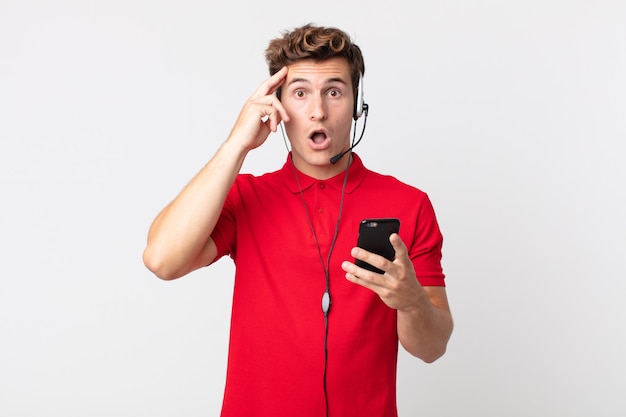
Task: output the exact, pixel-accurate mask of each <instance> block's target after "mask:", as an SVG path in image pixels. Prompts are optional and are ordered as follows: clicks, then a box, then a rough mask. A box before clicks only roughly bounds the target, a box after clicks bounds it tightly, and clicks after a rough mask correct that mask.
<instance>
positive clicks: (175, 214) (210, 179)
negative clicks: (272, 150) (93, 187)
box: [143, 68, 289, 280]
mask: <svg viewBox="0 0 626 417" xmlns="http://www.w3.org/2000/svg"><path fill="white" fill-rule="evenodd" d="M286 75H287V69H286V68H283V69H282V70H280V71H279V72H277V73H276V74H274V75H273V76H272V77H270V78H269V79H267V80H266V81H265V82H263V83H262V84H261V86H260V87H259V88H258V89H257V91H256V92H255V93H254V94H253V95H252V96H251V97H250V99H249V100H248V101H246V103H245V104H244V106H243V108H242V110H241V112H240V114H239V117H238V118H237V121H236V122H235V125H234V127H233V129H232V130H231V132H230V135H229V137H228V139H227V140H226V141H225V142H224V144H222V146H221V147H220V148H219V149H218V151H217V152H216V153H215V155H214V156H213V158H211V160H210V161H209V162H208V163H207V164H206V165H205V166H204V168H202V170H201V171H200V172H199V173H198V174H197V175H196V176H195V177H194V178H193V179H192V180H191V181H190V182H189V184H187V186H186V187H185V188H184V189H183V190H182V191H181V192H180V194H179V195H178V196H177V197H176V198H175V199H174V200H173V201H172V202H171V203H170V204H168V205H167V206H166V207H165V208H164V209H163V210H162V211H161V212H160V213H159V214H158V215H157V217H156V218H155V219H154V221H153V223H152V225H151V227H150V230H149V232H148V244H147V246H146V248H145V250H144V253H143V261H144V263H145V265H146V267H147V268H148V269H150V270H151V271H152V272H154V273H155V274H156V275H157V276H158V277H159V278H162V279H167V280H169V279H175V278H179V277H181V276H183V275H186V274H188V273H189V272H191V271H193V270H195V269H198V268H200V267H201V266H204V265H207V264H209V263H211V262H212V261H213V260H214V259H215V257H216V256H217V248H216V246H215V242H213V239H211V233H212V232H213V228H214V227H215V224H216V223H217V220H218V218H219V216H220V213H221V211H222V207H223V206H224V201H225V200H226V196H227V195H228V192H229V190H230V188H231V187H232V185H233V183H234V181H235V179H236V177H237V174H238V173H239V170H240V169H241V166H242V165H243V161H244V159H245V157H246V155H247V154H248V152H249V151H250V150H252V149H254V148H256V147H258V146H260V145H262V144H263V143H264V142H265V140H266V139H267V137H268V135H269V134H270V132H275V131H276V129H277V127H278V124H279V123H280V121H281V120H286V121H288V119H289V118H288V116H287V114H286V112H285V110H284V108H283V107H282V105H281V104H280V101H279V100H278V99H277V98H276V97H275V96H274V95H273V93H274V92H275V91H276V89H277V88H278V87H279V86H280V85H281V84H282V83H283V82H284V80H285V77H286Z"/></svg>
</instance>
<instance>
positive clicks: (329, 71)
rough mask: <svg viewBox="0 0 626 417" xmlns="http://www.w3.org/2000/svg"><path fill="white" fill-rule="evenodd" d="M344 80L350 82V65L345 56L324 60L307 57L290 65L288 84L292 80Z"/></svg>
mask: <svg viewBox="0 0 626 417" xmlns="http://www.w3.org/2000/svg"><path fill="white" fill-rule="evenodd" d="M338 79H339V80H342V81H344V82H345V83H346V84H348V83H350V66H349V65H348V61H346V60H345V59H344V58H330V59H327V60H324V61H314V60H312V59H306V60H302V61H298V62H296V63H294V64H291V65H289V72H288V74H287V80H286V82H287V84H289V83H290V82H292V81H310V82H323V81H327V80H338Z"/></svg>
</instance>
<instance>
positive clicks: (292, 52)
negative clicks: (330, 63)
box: [265, 23, 365, 98]
mask: <svg viewBox="0 0 626 417" xmlns="http://www.w3.org/2000/svg"><path fill="white" fill-rule="evenodd" d="M336 57H339V58H345V59H346V60H347V61H348V65H349V66H350V75H351V76H352V89H353V91H354V93H355V95H354V97H355V98H356V91H357V87H358V83H359V78H360V77H361V76H362V75H363V73H364V72H365V64H364V62H363V54H362V53H361V49H360V48H359V47H358V46H357V45H355V44H354V43H352V41H351V40H350V37H349V36H348V35H347V34H346V33H345V32H344V31H342V30H339V29H336V28H332V27H320V26H316V25H314V24H312V23H309V24H307V25H304V26H302V27H299V28H296V29H294V30H292V31H286V32H284V33H283V37H282V38H276V39H273V40H272V41H270V43H269V45H268V47H267V49H266V50H265V61H266V62H267V65H268V66H269V70H270V75H274V74H275V73H276V72H278V71H279V70H280V69H281V68H282V67H284V66H285V65H290V64H293V63H295V62H297V61H300V60H303V59H313V60H315V61H324V60H326V59H330V58H336ZM277 94H278V97H280V89H279V90H278V92H277Z"/></svg>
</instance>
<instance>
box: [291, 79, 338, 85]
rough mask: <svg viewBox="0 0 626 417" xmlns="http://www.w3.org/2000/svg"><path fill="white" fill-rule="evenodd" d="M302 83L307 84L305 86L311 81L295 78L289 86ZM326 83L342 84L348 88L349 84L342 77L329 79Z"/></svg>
mask: <svg viewBox="0 0 626 417" xmlns="http://www.w3.org/2000/svg"><path fill="white" fill-rule="evenodd" d="M300 82H302V83H305V84H310V81H309V80H308V79H306V78H294V79H293V80H291V81H290V82H289V83H288V84H287V85H291V84H295V83H300ZM325 83H326V84H332V83H340V84H343V85H346V86H347V85H348V83H347V82H346V81H345V80H344V79H343V78H340V77H334V78H329V79H327V80H326V81H325Z"/></svg>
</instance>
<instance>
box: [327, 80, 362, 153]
mask: <svg viewBox="0 0 626 417" xmlns="http://www.w3.org/2000/svg"><path fill="white" fill-rule="evenodd" d="M369 108H370V107H369V105H368V104H367V103H366V102H365V99H364V98H363V74H361V75H360V76H359V84H358V87H357V90H356V99H355V100H354V112H353V114H352V118H353V119H354V130H353V137H352V146H350V147H349V148H348V149H347V150H345V151H343V152H341V153H338V154H337V155H335V156H333V157H332V158H330V163H331V164H333V165H334V164H336V163H337V162H339V160H340V159H341V158H343V156H344V155H345V154H347V153H348V152H352V149H354V147H355V146H356V145H358V144H359V142H361V139H363V134H364V133H365V125H366V124H367V113H368V112H369ZM363 115H365V119H363V130H361V136H359V139H358V140H357V141H356V142H355V141H354V139H355V137H356V136H355V135H356V122H357V120H358V119H359V118H360V117H361V116H363Z"/></svg>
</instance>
